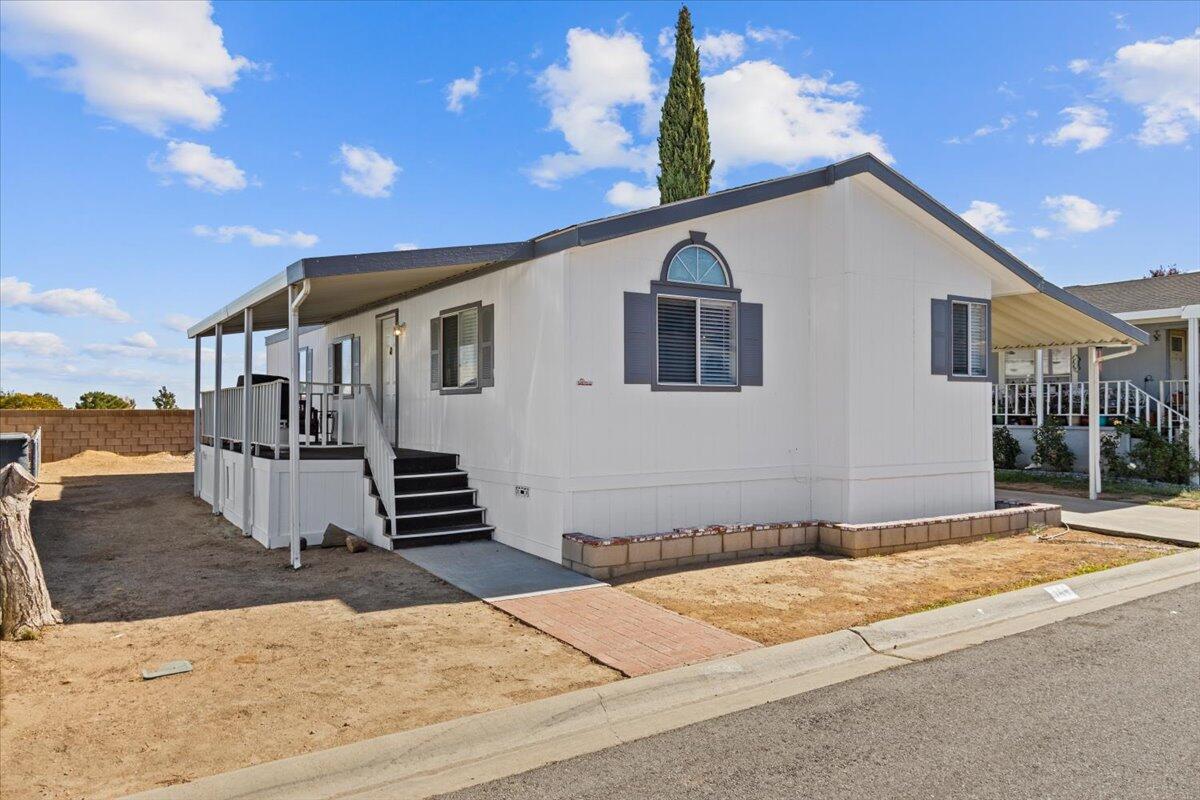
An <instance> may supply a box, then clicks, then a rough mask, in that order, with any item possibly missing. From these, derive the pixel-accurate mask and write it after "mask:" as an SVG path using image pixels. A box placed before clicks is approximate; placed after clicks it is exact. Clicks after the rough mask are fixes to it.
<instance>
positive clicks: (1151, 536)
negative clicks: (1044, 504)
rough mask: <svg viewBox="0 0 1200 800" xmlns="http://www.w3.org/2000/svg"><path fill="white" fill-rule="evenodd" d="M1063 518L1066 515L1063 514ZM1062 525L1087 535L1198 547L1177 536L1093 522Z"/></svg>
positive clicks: (1067, 522) (1064, 521)
mask: <svg viewBox="0 0 1200 800" xmlns="http://www.w3.org/2000/svg"><path fill="white" fill-rule="evenodd" d="M1063 516H1064V517H1065V516H1066V514H1065V513H1064V515H1063ZM1063 524H1064V525H1066V527H1068V528H1070V529H1071V530H1073V531H1088V532H1089V533H1103V534H1106V535H1108V536H1120V537H1123V538H1125V539H1142V540H1144V541H1147V542H1165V543H1166V544H1173V545H1176V546H1178V547H1200V544H1197V543H1196V542H1194V541H1192V540H1191V539H1183V538H1180V537H1178V536H1172V535H1171V534H1169V533H1145V532H1143V531H1135V530H1132V529H1130V528H1127V527H1126V528H1122V527H1120V526H1117V525H1100V524H1097V523H1094V522H1069V521H1067V520H1066V519H1064V520H1063Z"/></svg>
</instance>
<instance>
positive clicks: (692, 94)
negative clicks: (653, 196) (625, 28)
mask: <svg viewBox="0 0 1200 800" xmlns="http://www.w3.org/2000/svg"><path fill="white" fill-rule="evenodd" d="M713 163H714V162H713V160H712V146H711V145H710V143H709V141H708V111H706V110H705V108H704V83H703V81H701V80H700V50H699V49H698V48H697V47H696V40H695V37H694V36H693V34H692V15H691V13H690V12H688V9H687V6H683V7H682V8H680V9H679V20H678V21H677V22H676V23H675V66H674V67H673V68H672V69H671V82H670V84H668V86H667V99H666V100H665V101H664V102H663V108H662V120H661V121H660V122H659V124H658V171H659V175H658V196H659V202H661V203H671V202H674V201H676V200H686V199H687V198H689V197H699V196H700V195H703V194H708V183H709V180H710V179H711V178H712V169H713Z"/></svg>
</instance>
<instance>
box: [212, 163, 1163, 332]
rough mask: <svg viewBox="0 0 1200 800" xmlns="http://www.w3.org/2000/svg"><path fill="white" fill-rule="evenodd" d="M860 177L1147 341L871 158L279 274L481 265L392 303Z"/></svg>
mask: <svg viewBox="0 0 1200 800" xmlns="http://www.w3.org/2000/svg"><path fill="white" fill-rule="evenodd" d="M861 174H870V175H872V176H874V177H875V178H877V179H878V180H880V181H881V182H882V183H884V184H885V185H887V186H888V187H890V188H891V189H893V190H894V191H896V192H898V193H899V194H900V195H901V196H903V197H905V198H907V199H908V200H910V201H911V202H912V203H914V204H915V205H916V206H917V207H918V208H920V209H921V210H923V211H925V212H926V213H927V214H929V215H930V216H932V217H933V218H935V219H937V220H938V221H940V222H941V223H942V224H944V225H945V226H946V227H948V228H950V229H951V230H952V231H954V232H955V233H957V234H958V235H959V236H961V237H962V238H963V239H965V240H966V241H967V242H969V243H970V244H972V245H974V246H975V247H976V248H977V249H979V250H980V251H982V252H983V253H984V254H985V255H987V256H989V257H990V258H992V259H993V260H994V261H996V262H997V263H999V264H1000V265H1001V266H1003V267H1005V268H1006V269H1008V270H1009V271H1010V272H1012V273H1013V274H1015V275H1016V276H1017V277H1018V278H1020V279H1021V280H1023V281H1024V282H1025V283H1027V284H1029V285H1030V286H1032V287H1033V288H1034V289H1036V290H1037V291H1039V292H1041V293H1043V294H1046V295H1049V296H1050V297H1052V298H1054V299H1055V300H1058V301H1059V302H1060V303H1063V304H1064V305H1067V306H1069V307H1070V308H1073V309H1075V310H1076V311H1078V312H1080V313H1082V314H1085V315H1087V316H1089V317H1091V318H1092V319H1094V320H1096V321H1097V322H1100V323H1102V324H1104V325H1107V326H1109V327H1110V328H1113V329H1114V330H1118V331H1120V332H1121V333H1123V334H1125V335H1126V336H1128V337H1129V338H1131V339H1133V340H1135V341H1138V342H1140V343H1142V344H1146V343H1147V342H1149V341H1150V338H1149V334H1147V333H1146V332H1145V331H1143V330H1141V329H1140V328H1136V327H1134V326H1133V325H1130V324H1129V323H1127V322H1124V321H1123V320H1120V319H1117V318H1116V317H1114V316H1113V315H1111V314H1109V313H1108V312H1106V311H1102V310H1101V309H1099V308H1097V307H1096V306H1094V305H1092V304H1091V303H1089V302H1087V301H1086V300H1083V299H1082V298H1080V297H1077V296H1075V295H1073V294H1071V293H1070V292H1067V291H1065V290H1063V289H1061V288H1059V287H1058V286H1056V285H1054V284H1053V283H1050V282H1049V281H1047V280H1046V279H1045V278H1043V277H1042V276H1041V275H1040V274H1038V273H1037V272H1036V271H1035V270H1033V269H1032V268H1030V267H1029V266H1028V265H1026V264H1025V263H1024V262H1023V261H1021V260H1020V259H1018V258H1017V257H1016V256H1014V255H1012V254H1011V253H1009V252H1008V251H1007V250H1005V249H1004V248H1003V247H1001V246H1000V245H998V244H996V243H995V242H994V241H992V240H991V239H989V238H988V237H986V236H984V235H983V234H982V233H980V232H979V231H977V230H976V229H975V228H973V227H972V226H971V225H969V224H967V223H966V222H965V221H963V219H962V217H960V216H959V215H958V214H955V213H954V212H953V211H951V210H950V209H948V208H946V206H944V205H942V204H941V203H939V202H938V201H937V200H934V199H933V198H932V197H931V196H930V195H928V194H927V193H925V192H924V191H923V190H922V189H920V188H918V187H917V186H916V184H914V183H912V182H911V181H909V180H908V179H907V178H905V177H904V176H903V175H901V174H900V173H898V172H896V171H895V170H894V169H892V168H891V167H889V166H888V165H887V164H884V163H883V162H882V161H880V160H879V159H878V158H876V157H875V156H873V155H871V154H870V153H866V154H864V155H860V156H855V157H854V158H851V159H848V160H846V161H842V162H839V163H836V164H830V165H829V166H827V167H822V168H820V169H816V170H810V171H809V172H802V173H800V174H797V175H788V176H785V177H782V178H772V179H771V180H766V181H760V182H759V183H752V184H750V185H749V186H741V187H737V188H734V189H726V190H725V191H722V192H716V193H714V194H710V195H705V196H703V197H697V198H692V199H690V200H681V201H678V202H675V203H669V204H667V205H664V206H656V207H654V208H647V209H643V210H640V211H632V212H629V213H627V214H620V215H617V216H614V217H605V218H603V219H598V220H594V221H592V222H585V223H581V224H579V225H573V226H571V227H569V228H563V229H561V230H555V231H550V232H548V233H545V234H542V235H541V236H538V237H535V238H533V239H531V240H529V241H524V242H506V243H499V244H484V245H467V246H463V247H441V248H430V249H426V250H394V251H388V252H383V253H362V254H358V255H345V256H325V257H318V258H305V259H301V260H300V261H297V262H295V263H294V264H292V265H291V266H289V267H288V268H287V270H286V271H285V274H286V276H287V283H288V284H293V283H297V282H299V281H301V280H304V279H305V278H318V277H329V276H335V275H353V274H358V273H368V272H382V271H388V270H402V269H416V268H420V267H435V266H453V265H455V264H471V263H481V264H485V265H486V266H485V267H483V268H481V270H478V271H476V270H472V271H471V272H469V273H466V274H465V275H464V276H454V277H453V278H450V279H448V281H446V282H441V281H439V282H437V283H435V284H430V285H429V286H427V287H421V288H420V289H417V290H413V291H411V292H407V293H405V294H404V295H398V296H397V297H396V298H394V299H400V298H402V297H407V296H412V295H413V294H419V293H421V292H424V291H427V290H429V289H433V288H437V287H438V286H442V285H446V283H456V282H458V281H460V280H466V279H468V276H469V277H477V276H478V275H479V274H482V273H483V272H491V271H493V270H495V269H502V268H504V267H509V266H513V265H514V264H519V263H521V262H524V261H529V260H530V259H534V258H538V257H541V256H545V255H550V254H552V253H558V252H561V251H563V250H568V249H570V248H572V247H586V246H587V245H591V244H597V243H600V242H605V241H609V240H612V239H617V238H620V237H623V236H629V235H631V234H635V233H643V232H645V231H649V230H653V229H655V228H661V227H664V226H666V225H674V224H677V223H680V222H687V221H690V220H693V219H697V218H699V217H705V216H709V215H712V214H719V213H721V212H723V211H730V210H733V209H737V208H742V207H745V206H749V205H754V204H756V203H763V202H766V201H768V200H776V199H779V198H782V197H788V196H790V195H794V194H800V193H801V192H807V191H809V190H811V189H820V188H823V187H826V186H832V185H833V184H834V183H836V182H837V181H839V180H842V179H843V178H849V177H853V176H855V175H861ZM390 300H391V299H389V301H390ZM385 302H386V301H385ZM356 312H357V310H356ZM189 333H190V332H189Z"/></svg>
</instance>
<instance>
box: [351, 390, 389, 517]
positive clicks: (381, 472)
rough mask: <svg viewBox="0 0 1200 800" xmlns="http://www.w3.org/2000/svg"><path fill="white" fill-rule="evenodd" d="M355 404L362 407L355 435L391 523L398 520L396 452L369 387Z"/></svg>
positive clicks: (356, 415) (359, 394) (357, 418)
mask: <svg viewBox="0 0 1200 800" xmlns="http://www.w3.org/2000/svg"><path fill="white" fill-rule="evenodd" d="M355 401H356V403H357V404H358V405H360V406H361V407H360V409H359V410H358V413H356V414H355V416H354V419H355V421H356V422H357V423H358V425H359V426H360V429H359V430H358V431H357V433H356V435H357V436H358V437H359V438H360V439H361V441H362V445H363V452H364V453H365V454H366V457H367V466H369V467H370V468H371V478H372V480H374V481H375V489H376V491H377V492H378V494H379V500H380V502H382V503H383V511H384V513H385V514H386V515H387V518H388V520H390V521H392V522H394V521H395V519H396V462H395V458H396V451H395V450H394V449H392V442H391V439H389V438H388V434H387V430H386V429H385V428H384V425H383V418H382V417H381V416H380V414H379V404H378V403H376V402H375V395H374V393H373V392H372V391H371V387H370V386H364V387H363V391H361V392H358V393H357V394H356V395H355Z"/></svg>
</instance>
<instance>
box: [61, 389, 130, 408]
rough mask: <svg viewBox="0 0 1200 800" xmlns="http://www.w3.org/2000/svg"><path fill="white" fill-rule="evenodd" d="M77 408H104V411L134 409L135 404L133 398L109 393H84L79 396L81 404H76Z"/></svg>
mask: <svg viewBox="0 0 1200 800" xmlns="http://www.w3.org/2000/svg"><path fill="white" fill-rule="evenodd" d="M75 407H76V408H86V409H95V408H104V409H123V408H133V407H134V402H133V398H132V397H118V396H117V395H115V394H109V393H108V392H100V391H94V392H84V393H83V394H81V395H79V402H78V403H76V404H75Z"/></svg>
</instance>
